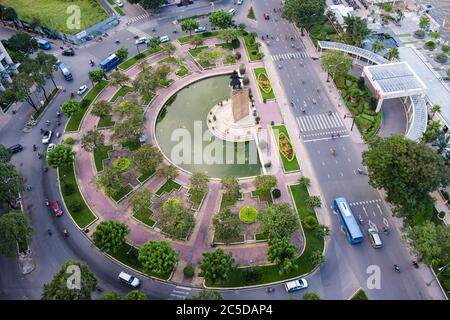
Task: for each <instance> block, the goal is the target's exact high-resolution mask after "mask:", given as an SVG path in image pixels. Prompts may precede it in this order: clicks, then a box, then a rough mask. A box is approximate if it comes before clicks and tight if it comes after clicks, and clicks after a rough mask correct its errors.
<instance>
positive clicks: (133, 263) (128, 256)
mask: <svg viewBox="0 0 450 320" xmlns="http://www.w3.org/2000/svg"><path fill="white" fill-rule="evenodd" d="M138 254H139V250H138V249H137V248H135V247H133V246H131V245H129V244H128V243H126V244H125V245H124V246H123V247H122V248H120V249H119V250H118V251H117V252H115V253H110V255H111V256H112V257H113V258H115V259H117V260H119V261H120V262H122V263H123V264H126V265H127V266H129V267H130V268H133V269H135V270H138V271H140V272H142V273H145V274H147V275H149V276H151V277H155V278H159V279H162V280H168V279H169V277H170V272H169V273H167V274H159V273H153V272H145V271H144V268H143V267H142V264H141V263H140V262H139V260H138Z"/></svg>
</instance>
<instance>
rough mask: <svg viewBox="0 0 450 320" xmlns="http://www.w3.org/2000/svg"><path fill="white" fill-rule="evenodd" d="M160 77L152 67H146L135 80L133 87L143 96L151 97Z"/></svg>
mask: <svg viewBox="0 0 450 320" xmlns="http://www.w3.org/2000/svg"><path fill="white" fill-rule="evenodd" d="M158 81H159V80H158V77H157V76H156V74H155V71H154V70H153V68H152V67H148V68H146V69H145V70H144V71H142V72H141V73H139V74H138V75H137V76H136V78H135V79H134V81H133V88H134V90H135V91H137V92H138V93H139V94H141V95H143V96H148V97H151V96H152V94H153V92H155V89H156V87H157V86H158V84H159V82H158Z"/></svg>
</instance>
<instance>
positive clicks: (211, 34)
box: [178, 30, 220, 44]
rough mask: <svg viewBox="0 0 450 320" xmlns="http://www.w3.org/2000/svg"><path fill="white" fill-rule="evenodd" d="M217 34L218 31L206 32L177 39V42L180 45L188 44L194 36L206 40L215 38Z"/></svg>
mask: <svg viewBox="0 0 450 320" xmlns="http://www.w3.org/2000/svg"><path fill="white" fill-rule="evenodd" d="M219 34H220V30H215V31H206V32H201V33H197V34H196V35H190V36H184V37H179V38H178V42H179V43H181V44H185V43H188V42H190V41H191V40H192V38H193V37H195V36H200V37H202V38H204V39H207V38H212V37H217V36H218V35H219Z"/></svg>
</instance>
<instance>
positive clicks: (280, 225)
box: [257, 203, 299, 240]
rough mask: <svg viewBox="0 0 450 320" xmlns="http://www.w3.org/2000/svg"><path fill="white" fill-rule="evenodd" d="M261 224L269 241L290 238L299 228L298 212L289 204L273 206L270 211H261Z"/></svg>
mask: <svg viewBox="0 0 450 320" xmlns="http://www.w3.org/2000/svg"><path fill="white" fill-rule="evenodd" d="M257 219H258V221H260V222H261V232H262V233H264V234H266V235H267V237H268V239H271V240H272V239H279V238H288V239H289V238H290V237H291V236H292V235H293V234H294V232H295V231H296V230H297V229H298V228H299V223H298V216H297V212H295V211H294V210H292V208H291V207H289V205H288V204H286V203H282V204H273V205H271V206H270V207H269V208H268V209H266V210H263V211H260V212H259V213H258V216H257Z"/></svg>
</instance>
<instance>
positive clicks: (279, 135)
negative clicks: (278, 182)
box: [272, 125, 300, 173]
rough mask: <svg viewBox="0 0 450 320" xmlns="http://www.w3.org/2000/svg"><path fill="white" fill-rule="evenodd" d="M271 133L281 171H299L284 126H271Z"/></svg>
mask: <svg viewBox="0 0 450 320" xmlns="http://www.w3.org/2000/svg"><path fill="white" fill-rule="evenodd" d="M272 131H273V135H274V138H275V143H276V145H277V147H278V152H279V154H280V159H281V162H282V164H283V171H284V172H285V173H290V172H296V171H299V170H300V165H299V164H298V160H297V156H296V155H295V151H294V147H293V145H292V142H291V140H290V137H289V133H288V131H287V128H286V126H284V125H277V126H272Z"/></svg>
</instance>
